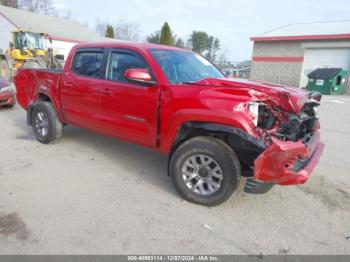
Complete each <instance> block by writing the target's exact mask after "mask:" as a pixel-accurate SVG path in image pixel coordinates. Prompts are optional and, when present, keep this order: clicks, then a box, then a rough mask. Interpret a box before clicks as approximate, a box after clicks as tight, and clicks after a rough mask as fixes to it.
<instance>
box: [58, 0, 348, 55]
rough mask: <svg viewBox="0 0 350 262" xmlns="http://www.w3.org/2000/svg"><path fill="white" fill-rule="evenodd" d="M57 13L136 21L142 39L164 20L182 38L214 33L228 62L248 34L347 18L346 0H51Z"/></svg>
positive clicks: (246, 48) (247, 46)
mask: <svg viewBox="0 0 350 262" xmlns="http://www.w3.org/2000/svg"><path fill="white" fill-rule="evenodd" d="M53 2H54V4H55V7H56V8H57V9H58V11H59V13H60V14H61V15H64V14H66V13H67V12H70V13H71V16H72V18H74V19H76V20H79V21H81V22H83V23H84V22H87V23H88V24H89V26H90V27H92V28H94V25H95V22H96V20H97V19H100V20H107V21H117V20H119V19H123V20H126V21H128V22H133V23H138V24H139V28H140V35H141V37H142V38H143V39H145V37H146V36H147V35H149V34H150V33H152V32H154V31H157V30H159V29H160V27H161V26H162V24H163V23H164V21H167V22H168V23H169V24H170V26H171V29H172V30H173V31H174V32H175V33H176V34H177V35H178V36H181V37H183V38H184V39H187V38H188V36H189V35H190V33H191V31H192V30H204V31H206V32H207V33H209V34H211V35H214V36H216V37H218V38H219V39H220V40H221V43H222V51H226V52H227V53H228V57H229V58H231V59H232V60H233V61H241V60H245V59H249V58H250V57H251V54H252V43H251V42H250V37H251V36H254V35H258V34H261V33H264V32H266V31H270V30H272V29H274V28H277V27H280V26H282V25H286V24H290V23H298V22H315V21H332V20H350V0H337V1H334V0H333V1H331V0H290V1H283V0H100V1H87V0H53Z"/></svg>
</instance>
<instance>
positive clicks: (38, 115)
mask: <svg viewBox="0 0 350 262" xmlns="http://www.w3.org/2000/svg"><path fill="white" fill-rule="evenodd" d="M31 123H32V128H33V132H34V135H35V137H36V139H37V140H38V141H39V142H40V143H43V144H50V143H51V144H53V143H55V142H57V141H58V140H59V139H60V138H61V137H62V129H63V125H62V123H61V122H60V120H59V118H58V116H57V114H56V111H55V109H54V107H53V106H52V104H51V103H49V102H39V103H37V104H35V106H34V108H33V109H32V112H31Z"/></svg>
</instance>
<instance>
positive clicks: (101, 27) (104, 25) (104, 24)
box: [95, 19, 109, 36]
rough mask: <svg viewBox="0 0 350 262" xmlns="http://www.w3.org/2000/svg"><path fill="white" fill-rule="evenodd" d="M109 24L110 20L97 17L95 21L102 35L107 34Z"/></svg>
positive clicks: (97, 29)
mask: <svg viewBox="0 0 350 262" xmlns="http://www.w3.org/2000/svg"><path fill="white" fill-rule="evenodd" d="M108 25H109V23H108V22H105V21H101V20H100V19H97V20H96V23H95V30H96V32H97V33H99V34H100V35H101V36H105V34H106V31H107V27H108Z"/></svg>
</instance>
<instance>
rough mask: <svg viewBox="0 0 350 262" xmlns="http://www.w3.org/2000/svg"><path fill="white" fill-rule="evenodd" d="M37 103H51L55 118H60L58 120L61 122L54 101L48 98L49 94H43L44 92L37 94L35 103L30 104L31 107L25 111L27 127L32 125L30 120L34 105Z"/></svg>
mask: <svg viewBox="0 0 350 262" xmlns="http://www.w3.org/2000/svg"><path fill="white" fill-rule="evenodd" d="M39 102H48V103H51V104H52V105H53V107H54V109H55V111H56V114H57V116H58V117H59V118H60V120H61V121H62V118H61V115H60V113H59V111H58V108H57V106H56V103H55V101H54V100H53V99H52V98H51V97H50V95H49V94H47V93H44V92H39V93H38V95H37V99H36V100H35V102H33V103H31V105H30V106H29V107H28V110H27V124H28V125H29V126H31V125H32V120H31V119H32V118H31V114H32V112H33V108H34V107H35V105H36V104H37V103H39Z"/></svg>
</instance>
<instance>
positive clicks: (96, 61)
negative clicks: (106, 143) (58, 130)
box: [61, 48, 105, 130]
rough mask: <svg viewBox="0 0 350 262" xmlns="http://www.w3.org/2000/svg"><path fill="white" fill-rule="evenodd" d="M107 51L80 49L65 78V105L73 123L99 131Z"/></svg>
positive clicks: (63, 89)
mask: <svg viewBox="0 0 350 262" xmlns="http://www.w3.org/2000/svg"><path fill="white" fill-rule="evenodd" d="M104 55H105V49H102V48H96V49H78V50H77V52H76V54H75V57H74V59H73V62H72V65H71V69H70V70H66V71H65V72H64V73H63V74H64V75H63V78H62V85H61V103H62V109H63V114H64V117H65V119H66V120H67V121H68V122H69V123H73V124H75V125H78V126H81V127H87V128H89V129H94V130H96V129H97V126H98V110H97V109H98V108H99V105H100V86H101V84H102V83H103V78H104V73H103V72H104V70H105V66H104V63H103V60H104Z"/></svg>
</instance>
